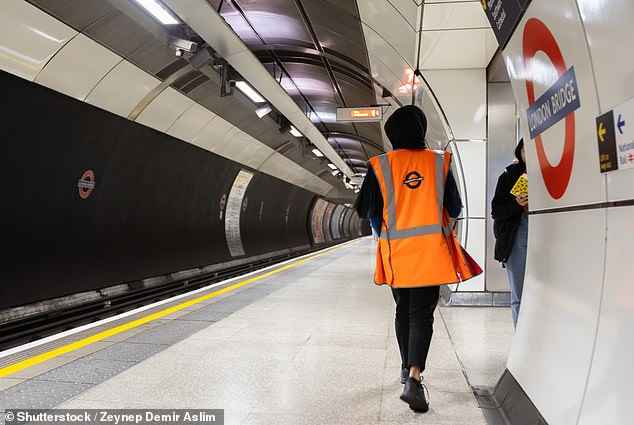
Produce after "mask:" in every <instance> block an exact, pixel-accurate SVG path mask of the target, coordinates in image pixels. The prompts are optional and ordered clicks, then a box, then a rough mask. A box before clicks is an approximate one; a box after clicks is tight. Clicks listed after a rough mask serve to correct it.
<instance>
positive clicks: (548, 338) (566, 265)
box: [504, 0, 634, 425]
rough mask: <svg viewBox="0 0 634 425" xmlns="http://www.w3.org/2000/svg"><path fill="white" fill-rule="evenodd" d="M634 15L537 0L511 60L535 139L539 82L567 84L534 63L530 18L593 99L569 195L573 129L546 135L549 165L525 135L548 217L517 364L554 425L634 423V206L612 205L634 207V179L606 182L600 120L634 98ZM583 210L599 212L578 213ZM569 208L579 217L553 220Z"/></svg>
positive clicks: (532, 269) (532, 237)
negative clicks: (528, 44)
mask: <svg viewBox="0 0 634 425" xmlns="http://www.w3.org/2000/svg"><path fill="white" fill-rule="evenodd" d="M632 18H634V2H631V1H630V0H602V1H596V0H533V1H532V3H531V4H530V6H529V8H528V10H527V12H526V14H525V16H524V17H523V19H522V21H521V22H520V24H519V26H518V28H517V30H516V32H515V34H514V35H513V37H512V38H511V41H510V42H509V44H508V46H507V48H506V49H505V51H504V57H505V61H506V65H507V69H508V71H509V75H510V77H511V80H512V81H511V82H512V85H513V91H514V93H515V98H516V101H517V103H518V107H519V115H520V119H521V124H522V132H523V134H525V135H527V134H529V132H528V126H527V123H526V121H527V120H526V108H527V107H528V106H529V105H528V95H527V84H526V81H527V79H532V80H534V84H535V97H536V98H537V97H539V96H540V95H541V94H542V93H543V92H544V91H545V90H547V88H548V87H550V85H551V84H552V83H553V82H554V81H555V80H556V79H557V78H558V74H557V73H556V72H555V71H554V69H555V67H554V66H553V60H552V58H551V57H550V56H549V55H547V54H545V53H544V52H543V51H538V52H537V54H536V55H535V58H536V61H537V62H535V64H534V66H533V68H532V70H531V69H530V67H527V66H526V63H525V60H524V56H523V48H524V43H525V40H524V38H523V36H524V32H525V28H526V24H527V22H528V20H529V19H539V20H540V21H542V22H543V23H544V24H546V26H547V27H548V29H549V30H550V32H551V33H552V35H553V38H554V39H555V41H556V44H557V45H558V46H559V48H560V51H561V55H562V57H563V60H564V63H565V69H568V68H570V67H572V66H574V68H575V72H576V77H577V82H578V85H579V88H578V92H579V96H580V100H581V107H580V108H579V109H577V110H576V111H575V112H574V128H573V127H572V126H571V127H569V128H568V132H569V137H570V134H573V135H574V142H573V143H572V144H571V145H572V147H573V148H574V153H573V154H572V155H571V157H572V167H571V172H570V174H569V178H568V173H566V172H564V170H563V168H559V169H556V170H555V171H554V175H553V177H552V178H553V179H560V180H561V181H567V185H565V187H566V188H565V191H564V192H563V193H561V194H560V195H558V196H554V195H553V193H552V191H549V190H548V188H547V186H546V183H545V182H546V181H550V179H551V178H549V177H548V176H547V171H546V170H547V169H548V168H550V167H555V168H556V167H557V166H558V164H559V162H560V161H561V158H562V157H563V156H564V151H565V149H570V146H569V147H568V148H564V146H565V137H566V136H565V134H566V129H565V123H564V122H563V121H562V122H560V123H558V124H556V125H555V126H553V127H552V128H551V129H549V130H546V131H545V132H544V133H542V135H541V139H542V143H543V147H544V152H545V155H546V159H547V162H545V161H544V160H543V159H542V162H541V165H540V162H539V160H538V155H537V144H538V142H537V141H536V140H531V139H530V137H525V141H526V147H527V149H526V152H527V162H528V175H529V187H530V208H531V210H533V211H539V212H541V213H540V214H534V215H531V216H530V221H529V242H528V259H527V275H526V280H525V287H524V294H523V300H522V307H521V312H520V317H519V323H518V328H517V333H516V335H515V339H514V343H513V348H512V350H511V354H510V357H509V361H508V365H507V367H508V369H509V371H510V372H511V373H512V374H513V376H514V377H515V378H516V379H517V381H518V382H519V383H520V385H521V386H522V388H523V389H524V391H525V392H526V393H527V395H528V396H529V397H530V398H531V400H532V401H533V403H534V404H535V405H536V407H537V408H538V410H539V411H540V413H541V414H542V415H543V416H544V418H545V419H546V421H547V422H548V423H549V424H550V425H573V424H575V425H576V424H579V425H594V424H599V423H600V424H602V425H622V424H628V423H632V418H631V408H630V403H631V400H632V398H633V397H634V387H633V386H632V378H633V377H634V369H632V368H631V359H632V358H634V328H633V327H632V325H631V324H632V323H633V322H634V290H633V289H632V288H633V286H632V277H631V272H630V271H629V269H630V267H629V263H630V261H631V259H632V258H633V257H634V243H633V242H632V240H634V228H633V226H632V217H634V208H633V207H631V206H622V207H619V206H617V207H614V206H610V207H607V208H606V204H605V203H606V202H607V201H615V200H619V201H623V200H632V199H633V198H634V171H633V170H629V171H616V172H612V173H607V174H601V173H600V168H599V156H598V143H599V142H598V141H597V134H596V121H595V119H596V117H597V116H599V115H601V114H603V113H605V112H608V111H609V110H611V109H612V108H614V107H615V106H617V105H619V104H620V103H622V102H624V101H626V100H628V99H631V98H632V97H634V84H632V83H633V82H634V58H633V57H632V55H631V54H630V52H631V46H632V44H633V43H634V27H633V26H632V25H631V21H632ZM526 37H527V39H533V40H534V39H535V37H537V39H542V38H544V37H543V34H542V35H535V34H527V36H526ZM627 119H629V118H627V117H626V121H627ZM631 120H632V125H634V117H632V119H631ZM569 125H570V124H569ZM545 175H546V177H544V176H545ZM583 205H593V208H591V209H587V210H579V209H575V207H578V206H583ZM562 207H572V210H571V211H565V212H561V211H559V212H558V211H553V210H554V209H558V208H562Z"/></svg>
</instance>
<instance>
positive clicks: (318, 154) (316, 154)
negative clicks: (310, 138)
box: [313, 148, 324, 158]
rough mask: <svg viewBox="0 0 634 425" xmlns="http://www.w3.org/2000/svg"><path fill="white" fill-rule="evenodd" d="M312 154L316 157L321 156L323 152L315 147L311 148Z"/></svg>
mask: <svg viewBox="0 0 634 425" xmlns="http://www.w3.org/2000/svg"><path fill="white" fill-rule="evenodd" d="M313 154H314V155H315V156H316V157H317V158H322V157H323V156H324V154H323V153H321V151H320V150H319V149H317V148H315V149H313Z"/></svg>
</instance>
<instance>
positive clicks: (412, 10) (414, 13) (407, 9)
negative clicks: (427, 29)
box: [359, 0, 420, 28]
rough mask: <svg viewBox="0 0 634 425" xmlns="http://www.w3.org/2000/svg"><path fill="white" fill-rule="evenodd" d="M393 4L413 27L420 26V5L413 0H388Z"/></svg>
mask: <svg viewBox="0 0 634 425" xmlns="http://www.w3.org/2000/svg"><path fill="white" fill-rule="evenodd" d="M388 1H389V2H390V3H391V4H392V6H394V8H395V9H396V10H397V11H398V12H399V13H400V14H401V16H403V18H404V19H405V20H406V21H407V23H408V24H409V25H410V26H411V27H412V28H418V18H419V17H420V13H419V11H418V5H417V4H416V2H414V1H412V0H388ZM359 7H361V5H359Z"/></svg>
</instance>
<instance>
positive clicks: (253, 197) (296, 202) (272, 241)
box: [240, 173, 315, 256]
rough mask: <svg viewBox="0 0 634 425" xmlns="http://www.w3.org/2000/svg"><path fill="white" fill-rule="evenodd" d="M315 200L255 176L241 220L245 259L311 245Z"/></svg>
mask: <svg viewBox="0 0 634 425" xmlns="http://www.w3.org/2000/svg"><path fill="white" fill-rule="evenodd" d="M314 196H315V195H314V194H313V193H311V192H308V191H306V190H302V189H300V188H299V187H297V186H294V185H292V184H289V183H287V182H284V181H282V180H278V179H276V178H275V177H271V176H269V175H266V174H261V173H258V174H257V175H256V176H254V178H253V179H252V180H251V183H249V186H248V188H247V191H246V193H245V198H246V199H247V202H246V209H245V210H243V211H242V215H241V217H240V233H241V235H242V241H243V245H244V250H245V254H246V256H253V255H259V254H263V253H266V252H271V251H278V250H281V249H285V248H290V247H297V246H306V245H309V244H310V240H309V238H308V229H307V224H306V221H307V217H308V214H309V207H310V203H311V201H312V199H313V197H314Z"/></svg>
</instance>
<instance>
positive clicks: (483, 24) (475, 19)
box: [423, 2, 491, 31]
mask: <svg viewBox="0 0 634 425" xmlns="http://www.w3.org/2000/svg"><path fill="white" fill-rule="evenodd" d="M490 27H491V26H490V24H489V21H488V19H487V17H486V14H485V13H484V12H483V11H482V6H481V5H480V3H479V2H461V3H444V4H443V3H436V4H426V5H425V11H424V13H423V31H426V30H448V29H468V28H490Z"/></svg>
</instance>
